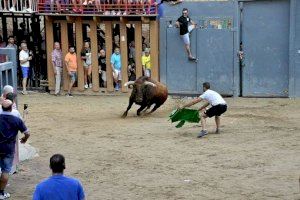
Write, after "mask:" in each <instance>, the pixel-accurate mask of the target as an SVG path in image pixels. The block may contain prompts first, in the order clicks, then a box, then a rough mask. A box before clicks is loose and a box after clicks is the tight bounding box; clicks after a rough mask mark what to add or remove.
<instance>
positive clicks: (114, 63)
mask: <svg viewBox="0 0 300 200" xmlns="http://www.w3.org/2000/svg"><path fill="white" fill-rule="evenodd" d="M110 63H111V68H112V72H113V79H114V82H115V85H116V86H115V90H116V91H119V89H120V86H121V80H122V72H121V68H122V67H121V55H120V49H119V47H116V48H115V51H114V53H113V54H112V56H111V58H110Z"/></svg>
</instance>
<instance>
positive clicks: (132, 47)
mask: <svg viewBox="0 0 300 200" xmlns="http://www.w3.org/2000/svg"><path fill="white" fill-rule="evenodd" d="M129 59H133V60H134V62H135V42H134V41H132V42H131V43H130V44H129Z"/></svg>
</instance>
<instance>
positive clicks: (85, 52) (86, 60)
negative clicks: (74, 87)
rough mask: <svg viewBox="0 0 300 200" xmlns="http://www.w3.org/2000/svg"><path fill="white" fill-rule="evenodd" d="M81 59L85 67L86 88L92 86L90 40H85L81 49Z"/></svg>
mask: <svg viewBox="0 0 300 200" xmlns="http://www.w3.org/2000/svg"><path fill="white" fill-rule="evenodd" d="M81 59H82V61H83V69H84V88H85V89H87V88H92V53H91V48H90V43H89V42H84V47H83V48H82V50H81Z"/></svg>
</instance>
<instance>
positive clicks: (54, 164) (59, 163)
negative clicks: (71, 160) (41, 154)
mask: <svg viewBox="0 0 300 200" xmlns="http://www.w3.org/2000/svg"><path fill="white" fill-rule="evenodd" d="M50 168H51V169H52V172H53V173H63V171H64V169H65V168H66V165H65V157H64V156H63V155H61V154H54V155H53V156H52V157H51V158H50Z"/></svg>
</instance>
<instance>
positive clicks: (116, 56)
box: [110, 53, 121, 70]
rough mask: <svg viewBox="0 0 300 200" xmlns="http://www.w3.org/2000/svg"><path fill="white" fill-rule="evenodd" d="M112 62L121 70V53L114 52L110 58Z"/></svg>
mask: <svg viewBox="0 0 300 200" xmlns="http://www.w3.org/2000/svg"><path fill="white" fill-rule="evenodd" d="M110 63H111V64H113V65H114V67H115V69H116V70H121V55H120V54H115V53H113V54H112V55H111V58H110Z"/></svg>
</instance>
